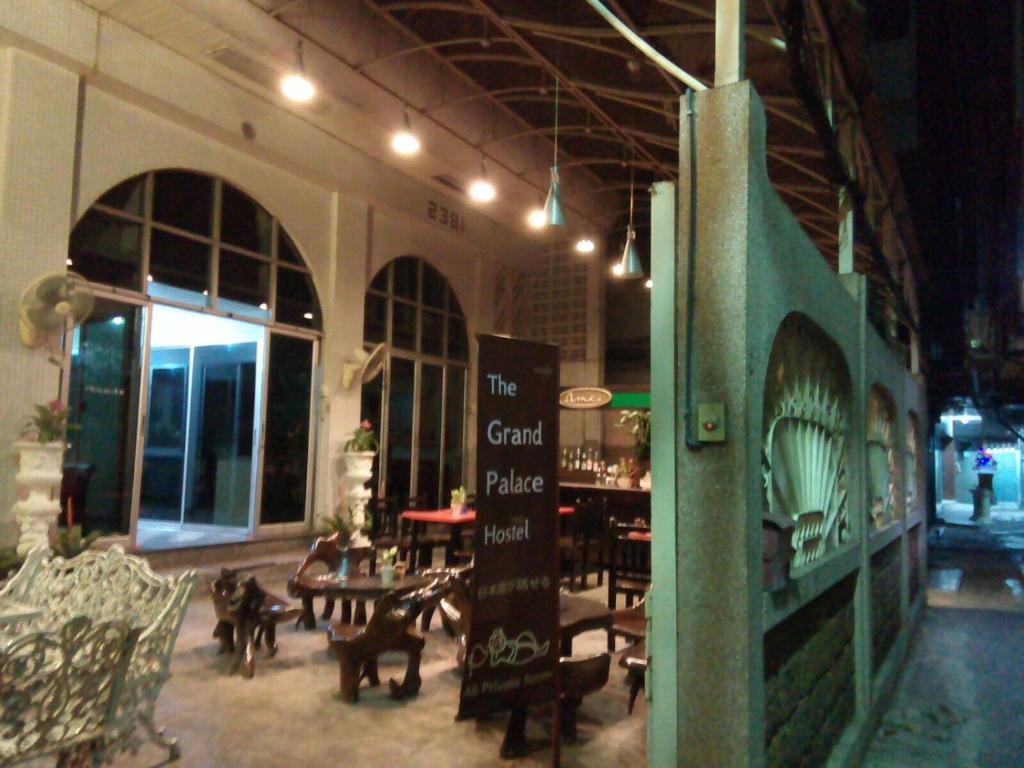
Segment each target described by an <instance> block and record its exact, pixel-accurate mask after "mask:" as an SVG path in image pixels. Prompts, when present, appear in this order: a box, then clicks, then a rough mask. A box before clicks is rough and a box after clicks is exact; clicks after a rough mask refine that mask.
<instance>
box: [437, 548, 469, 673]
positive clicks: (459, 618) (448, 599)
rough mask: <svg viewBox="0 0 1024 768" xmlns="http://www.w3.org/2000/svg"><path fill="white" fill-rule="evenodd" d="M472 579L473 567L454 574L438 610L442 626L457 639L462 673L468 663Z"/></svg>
mask: <svg viewBox="0 0 1024 768" xmlns="http://www.w3.org/2000/svg"><path fill="white" fill-rule="evenodd" d="M472 579H473V568H472V566H469V567H466V568H462V569H461V570H460V571H459V572H458V573H457V574H453V576H452V579H451V581H450V582H449V591H448V594H447V595H445V596H444V597H443V598H442V599H441V602H440V603H438V610H440V612H441V625H442V626H443V627H444V628H445V631H446V632H448V634H449V635H451V636H452V637H453V638H454V639H455V645H456V648H457V650H456V652H455V660H456V663H457V664H458V666H459V670H460V671H461V670H462V669H463V665H464V664H465V662H466V638H467V637H468V636H469V618H470V608H471V602H470V597H469V595H470V588H471V586H472Z"/></svg>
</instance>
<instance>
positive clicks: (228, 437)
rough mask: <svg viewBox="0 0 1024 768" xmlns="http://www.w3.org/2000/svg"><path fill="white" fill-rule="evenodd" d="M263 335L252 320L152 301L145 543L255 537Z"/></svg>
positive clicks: (140, 541)
mask: <svg viewBox="0 0 1024 768" xmlns="http://www.w3.org/2000/svg"><path fill="white" fill-rule="evenodd" d="M265 335H266V334H265V330H264V329H263V328H262V327H261V326H259V325H254V324H252V323H244V322H239V321H236V320H232V319H229V318H223V317H215V316H211V315H209V314H204V313H201V312H193V311H189V310H184V309H177V308H174V307H166V306H162V305H154V306H153V310H152V330H151V334H150V355H149V365H148V370H147V371H146V376H147V379H148V382H149V387H148V390H149V391H148V400H147V408H146V414H147V419H146V422H145V428H144V441H145V442H144V446H143V459H142V487H141V492H140V497H139V498H140V503H139V522H138V528H137V531H136V543H137V545H138V546H139V547H140V548H143V549H165V548H170V547H182V546H192V545H201V544H215V543H227V542H233V541H244V540H245V539H247V538H249V535H250V533H251V531H252V529H253V525H254V509H255V504H254V499H255V498H256V484H257V476H258V472H257V470H258V466H257V465H258V463H259V462H258V456H259V450H258V446H259V423H260V419H259V414H260V413H261V410H262V408H261V402H260V400H261V394H260V389H261V388H260V387H259V386H258V382H260V381H261V380H262V375H263V368H264V366H265V360H266V350H265Z"/></svg>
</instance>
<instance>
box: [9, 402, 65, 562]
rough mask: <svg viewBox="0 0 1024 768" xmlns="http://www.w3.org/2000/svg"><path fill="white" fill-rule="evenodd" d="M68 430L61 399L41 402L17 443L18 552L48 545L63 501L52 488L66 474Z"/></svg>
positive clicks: (25, 551)
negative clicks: (19, 531) (19, 529)
mask: <svg viewBox="0 0 1024 768" xmlns="http://www.w3.org/2000/svg"><path fill="white" fill-rule="evenodd" d="M67 429H68V411H67V408H65V407H64V404H63V403H61V401H60V400H51V401H50V402H48V403H45V404H38V405H36V406H35V407H34V408H33V411H32V415H31V416H30V417H29V418H28V419H27V420H26V422H25V426H24V428H23V429H22V431H21V440H19V441H18V442H17V443H15V444H14V449H15V450H16V451H17V452H18V473H17V474H16V475H15V476H14V480H15V482H16V483H17V484H18V496H19V501H17V502H15V504H14V507H13V508H12V510H11V511H12V513H13V515H14V519H15V520H17V521H18V525H19V526H20V528H21V536H20V538H19V540H18V554H19V555H20V556H21V557H25V555H27V554H28V553H29V551H30V550H31V549H32V548H33V547H37V546H45V547H48V546H49V544H50V542H49V531H50V525H51V524H52V523H53V522H54V520H55V519H56V517H57V515H58V514H60V502H59V500H58V499H56V498H54V496H55V494H54V493H53V488H54V486H56V485H57V484H58V483H59V482H60V481H61V478H62V477H63V475H64V472H63V463H64V450H65V448H66V444H65V441H64V434H65V432H66V431H67Z"/></svg>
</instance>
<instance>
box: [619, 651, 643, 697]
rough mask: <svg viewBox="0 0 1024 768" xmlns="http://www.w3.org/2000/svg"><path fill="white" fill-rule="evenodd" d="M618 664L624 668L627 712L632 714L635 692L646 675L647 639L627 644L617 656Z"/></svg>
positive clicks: (637, 691)
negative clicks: (627, 700)
mask: <svg viewBox="0 0 1024 768" xmlns="http://www.w3.org/2000/svg"><path fill="white" fill-rule="evenodd" d="M619 666H620V667H622V668H623V669H625V670H626V682H627V683H629V705H628V706H627V708H626V712H627V713H628V714H630V715H631V714H633V705H634V704H636V697H637V694H638V693H640V689H641V688H643V687H644V682H645V680H646V677H647V641H646V640H641V641H639V642H637V643H633V645H631V646H629V648H627V649H626V650H624V651H623V652H622V656H621V657H620V658H619Z"/></svg>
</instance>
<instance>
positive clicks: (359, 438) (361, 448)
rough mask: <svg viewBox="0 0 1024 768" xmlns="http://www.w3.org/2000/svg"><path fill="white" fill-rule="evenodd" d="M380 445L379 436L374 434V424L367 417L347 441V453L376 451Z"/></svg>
mask: <svg viewBox="0 0 1024 768" xmlns="http://www.w3.org/2000/svg"><path fill="white" fill-rule="evenodd" d="M378 447H379V445H378V443H377V436H376V435H374V434H373V424H372V423H370V421H369V420H367V419H364V420H363V422H362V423H361V424H360V425H359V426H358V427H357V428H356V431H355V432H353V433H352V437H351V439H349V440H348V442H346V443H345V451H346V452H347V453H365V452H373V453H376V452H377V448H378Z"/></svg>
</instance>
